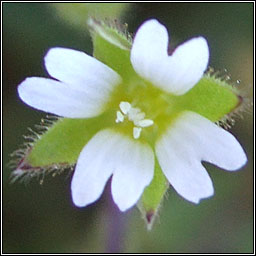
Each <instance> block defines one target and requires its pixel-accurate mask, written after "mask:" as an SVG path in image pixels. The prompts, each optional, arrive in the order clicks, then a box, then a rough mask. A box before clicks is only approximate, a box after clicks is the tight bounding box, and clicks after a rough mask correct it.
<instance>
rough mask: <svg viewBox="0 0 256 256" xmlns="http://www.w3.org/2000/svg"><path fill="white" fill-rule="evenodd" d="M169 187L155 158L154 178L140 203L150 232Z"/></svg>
mask: <svg viewBox="0 0 256 256" xmlns="http://www.w3.org/2000/svg"><path fill="white" fill-rule="evenodd" d="M168 187H169V183H168V181H167V180H166V178H165V176H164V174H163V172H162V170H161V167H160V166H159V163H158V161H157V159H156V158H155V170H154V178H153V180H152V182H151V183H150V185H149V186H148V187H146V188H145V190H144V192H143V195H142V197H141V199H140V201H139V203H138V208H139V210H140V212H141V214H142V217H143V219H144V220H145V222H146V225H147V228H148V230H150V229H151V228H152V225H153V224H154V220H155V217H156V215H157V213H158V211H159V208H160V204H161V202H162V200H163V198H164V195H165V193H166V191H167V189H168Z"/></svg>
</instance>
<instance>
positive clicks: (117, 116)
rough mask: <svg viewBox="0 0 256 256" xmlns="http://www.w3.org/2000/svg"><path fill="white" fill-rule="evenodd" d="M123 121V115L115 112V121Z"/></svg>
mask: <svg viewBox="0 0 256 256" xmlns="http://www.w3.org/2000/svg"><path fill="white" fill-rule="evenodd" d="M123 121H124V115H123V114H122V113H121V112H120V111H117V112H116V123H122V122H123Z"/></svg>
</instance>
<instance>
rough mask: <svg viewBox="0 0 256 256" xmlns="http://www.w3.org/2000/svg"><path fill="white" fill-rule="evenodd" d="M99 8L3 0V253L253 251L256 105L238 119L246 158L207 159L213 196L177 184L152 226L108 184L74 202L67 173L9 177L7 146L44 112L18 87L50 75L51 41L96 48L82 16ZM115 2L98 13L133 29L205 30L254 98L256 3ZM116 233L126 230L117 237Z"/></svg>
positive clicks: (178, 38)
mask: <svg viewBox="0 0 256 256" xmlns="http://www.w3.org/2000/svg"><path fill="white" fill-rule="evenodd" d="M93 8H94V6H93V5H92V4H91V6H90V8H87V9H86V10H85V11H83V10H82V11H81V8H80V7H79V6H77V16H76V7H74V10H73V11H74V14H72V15H73V17H72V15H65V10H63V15H62V14H60V12H57V11H56V9H55V7H54V5H53V4H52V3H50V4H48V3H3V150H4V151H3V252H5V253H71V252H76V253H79V252H81V253H82V252H87V253H89V252H98V253H100V252H107V251H109V250H110V249H109V248H110V247H111V248H112V249H113V248H116V250H117V252H118V250H120V252H128V253H129V252H130V253H132V252H133V253H141V252H144V253H157V252H158V253H251V252H252V251H253V157H252V155H253V143H252V141H253V114H252V110H251V111H247V113H244V114H243V119H242V118H237V119H236V123H235V125H234V127H233V128H232V129H231V132H232V133H233V134H234V135H235V136H236V137H237V138H238V139H239V141H240V142H241V144H242V145H243V148H244V149H245V151H246V152H247V156H248V159H249V161H248V164H247V166H246V167H245V168H243V169H242V170H241V171H239V172H233V173H229V172H225V171H222V170H220V169H217V168H214V167H213V166H210V165H207V169H208V171H209V174H210V176H211V177H212V179H213V182H214V186H215V196H214V197H213V198H210V199H208V200H203V202H202V203H201V204H200V205H193V204H191V203H189V202H187V201H185V200H183V199H182V198H181V197H179V196H178V195H177V194H176V193H175V192H174V190H173V189H172V188H171V189H170V190H169V193H168V196H167V198H166V200H165V201H164V203H163V205H162V207H161V211H160V214H159V217H158V218H157V220H156V223H155V226H154V227H153V230H152V231H150V232H148V231H147V230H146V228H145V224H144V222H143V220H142V219H141V216H140V213H139V211H138V210H137V209H136V207H134V208H133V209H131V210H129V211H128V212H126V213H122V214H121V213H119V211H118V210H117V209H116V208H115V206H113V205H112V199H111V196H110V194H109V192H106V193H105V194H104V196H103V197H102V198H101V199H100V200H99V201H98V202H97V203H95V204H92V205H91V206H89V207H87V208H82V209H79V208H76V207H74V206H73V204H72V201H71V196H70V180H71V178H70V175H68V174H67V173H66V174H63V175H61V176H57V177H55V178H52V177H51V176H49V177H46V178H45V180H44V182H43V184H42V185H40V184H39V181H38V180H31V181H30V182H29V183H28V184H24V183H14V184H10V182H9V181H10V179H9V176H10V173H11V171H12V170H11V169H10V168H8V167H7V163H8V162H9V161H10V156H9V154H10V153H11V152H13V151H14V150H15V149H17V148H19V146H20V145H21V144H22V143H23V142H24V139H23V137H22V136H23V135H24V134H28V133H29V132H28V130H27V127H33V126H34V125H35V124H38V123H39V122H40V119H41V118H42V117H45V113H42V112H40V111H36V110H34V109H32V108H29V107H28V106H26V105H25V104H23V103H22V102H21V101H20V100H19V98H18V96H17V91H16V88H17V85H18V84H19V83H20V82H21V81H22V80H23V79H24V78H26V77H28V76H47V74H46V72H45V70H44V67H43V56H44V54H45V52H46V51H47V50H48V49H49V48H50V47H54V46H65V47H70V48H74V49H78V50H82V51H85V52H87V53H89V54H92V44H91V40H90V36H89V34H88V31H87V30H86V27H85V26H83V23H79V22H75V19H78V18H79V17H82V19H83V18H84V17H86V15H88V13H87V12H88V11H89V12H92V13H93ZM112 8H113V6H112V5H110V4H108V3H107V4H105V5H104V8H102V10H100V14H99V15H101V16H102V17H104V16H105V14H106V16H111V18H112V19H114V18H116V17H117V19H118V20H120V21H121V22H126V23H128V24H129V31H130V32H135V31H136V28H137V27H138V26H139V25H140V24H141V23H142V22H143V21H144V20H146V19H149V18H153V17H154V18H157V19H158V20H159V21H160V22H161V23H163V24H165V25H166V26H167V28H168V30H169V34H170V38H171V42H172V43H173V45H177V44H178V43H181V42H182V41H184V40H186V39H189V38H191V37H194V36H197V35H203V36H205V37H206V38H207V40H208V42H209V45H210V54H211V58H210V65H211V66H212V67H214V68H215V69H216V70H220V71H223V70H224V69H228V72H229V73H230V74H231V75H232V80H233V81H234V82H235V81H236V80H237V79H240V80H241V83H240V85H239V87H240V88H241V90H242V91H243V94H246V95H247V97H248V98H252V91H253V89H252V86H253V4H252V3H136V4H129V5H126V6H123V8H122V7H121V8H120V10H119V9H118V11H117V12H116V13H115V14H113V13H111V12H112ZM95 9H96V10H99V8H98V7H96V6H95ZM121 11H122V12H121ZM96 12H97V11H96ZM89 14H90V13H89ZM79 15H80V16H79ZM114 15H115V16H114ZM81 24H82V25H81ZM251 108H252V107H251ZM107 191H108V190H107ZM115 222H116V223H115ZM117 222H118V223H117ZM115 224H116V226H115ZM113 230H114V231H113ZM115 232H120V238H119V239H117V238H116V237H115V235H116V233H115Z"/></svg>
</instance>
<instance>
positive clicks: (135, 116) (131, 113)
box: [128, 108, 142, 121]
mask: <svg viewBox="0 0 256 256" xmlns="http://www.w3.org/2000/svg"><path fill="white" fill-rule="evenodd" d="M141 113H142V112H141V110H140V109H139V108H131V109H130V111H129V112H128V118H129V120H130V121H134V120H136V119H138V115H140V114H141Z"/></svg>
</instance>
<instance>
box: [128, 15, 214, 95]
mask: <svg viewBox="0 0 256 256" xmlns="http://www.w3.org/2000/svg"><path fill="white" fill-rule="evenodd" d="M167 47H168V33H167V30H166V28H165V27H164V26H163V25H161V24H160V23H159V22H158V21H156V20H150V21H147V22H145V23H144V24H142V26H141V27H140V28H139V30H138V32H137V33H136V35H135V39H134V42H133V46H132V50H131V62H132V65H133V68H134V69H135V71H136V72H137V73H138V74H139V75H140V76H141V77H143V78H144V79H146V80H148V81H150V82H151V83H152V84H154V85H155V86H158V87H160V88H161V89H163V90H165V91H167V92H170V93H173V94H175V95H182V94H184V93H186V92H187V91H189V90H190V89H191V88H192V87H193V86H194V85H195V84H196V83H197V82H198V81H199V80H200V79H201V77H202V75H203V73H204V71H205V70H206V68H207V65H208V60H209V49H208V45H207V42H206V40H205V39H204V38H203V37H198V38H193V39H191V40H189V41H187V42H185V43H183V44H182V45H180V46H179V47H177V49H176V50H175V51H174V53H173V54H172V55H171V56H168V53H167Z"/></svg>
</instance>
